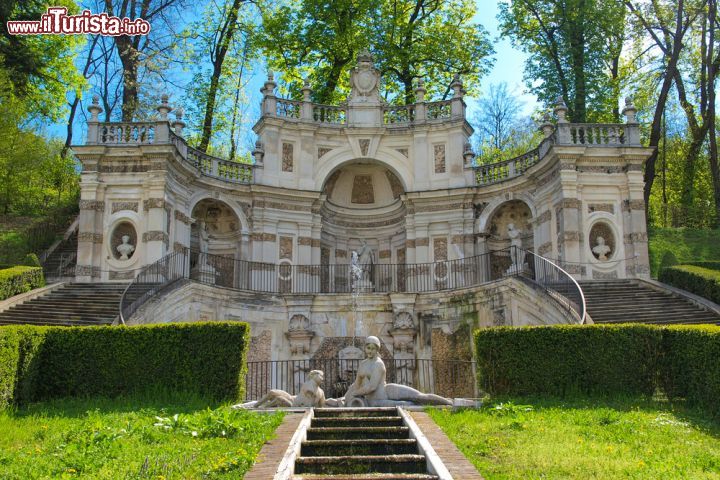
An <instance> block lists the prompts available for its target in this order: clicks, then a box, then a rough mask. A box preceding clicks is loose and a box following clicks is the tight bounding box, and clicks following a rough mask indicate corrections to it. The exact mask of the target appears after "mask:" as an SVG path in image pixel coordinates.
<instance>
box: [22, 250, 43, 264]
mask: <svg viewBox="0 0 720 480" xmlns="http://www.w3.org/2000/svg"><path fill="white" fill-rule="evenodd" d="M22 264H23V265H25V266H27V267H39V266H40V259H39V258H38V256H37V255H35V254H34V253H28V254H27V255H25V258H24V259H23V263H22Z"/></svg>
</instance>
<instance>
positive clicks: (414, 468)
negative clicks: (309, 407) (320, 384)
mask: <svg viewBox="0 0 720 480" xmlns="http://www.w3.org/2000/svg"><path fill="white" fill-rule="evenodd" d="M292 478H293V480H350V479H352V480H380V479H382V480H437V479H438V477H437V476H436V475H432V474H429V473H428V467H427V460H426V458H425V455H423V454H421V453H420V451H419V449H418V443H417V440H415V439H414V438H410V428H409V427H407V426H405V424H404V423H403V419H402V417H401V416H400V415H399V414H398V411H397V408H395V407H387V408H361V409H352V408H347V409H345V408H343V409H340V408H316V409H315V416H314V417H313V419H312V423H311V424H310V428H308V430H307V440H306V441H304V442H303V443H302V446H301V449H300V456H299V457H297V459H296V460H295V472H294V476H293V477H292Z"/></svg>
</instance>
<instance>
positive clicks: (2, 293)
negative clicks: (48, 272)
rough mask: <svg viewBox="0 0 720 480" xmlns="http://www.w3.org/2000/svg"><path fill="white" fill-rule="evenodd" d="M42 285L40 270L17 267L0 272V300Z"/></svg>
mask: <svg viewBox="0 0 720 480" xmlns="http://www.w3.org/2000/svg"><path fill="white" fill-rule="evenodd" d="M44 285H45V277H43V271H42V268H38V267H25V266H18V267H11V268H6V269H3V270H0V300H5V299H6V298H10V297H12V296H13V295H17V294H19V293H25V292H29V291H30V290H32V289H34V288H38V287H42V286H44Z"/></svg>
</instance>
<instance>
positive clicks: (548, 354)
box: [475, 325, 661, 396]
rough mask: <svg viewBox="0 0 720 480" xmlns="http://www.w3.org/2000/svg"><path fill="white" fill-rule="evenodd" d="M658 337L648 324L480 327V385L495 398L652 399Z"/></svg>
mask: <svg viewBox="0 0 720 480" xmlns="http://www.w3.org/2000/svg"><path fill="white" fill-rule="evenodd" d="M660 336H661V332H660V330H659V329H657V328H653V327H651V326H647V325H595V326H581V325H562V326H551V327H529V328H511V327H501V328H488V329H481V330H478V331H477V332H476V333H475V344H476V352H477V369H478V372H479V373H478V374H479V376H480V386H481V388H483V389H485V390H486V391H488V392H489V393H491V394H510V395H528V394H541V395H544V394H550V395H558V396H565V395H567V394H570V393H582V394H600V395H604V394H610V395H613V394H629V395H650V394H652V393H653V391H654V389H655V385H656V371H657V366H656V362H657V351H658V349H659V347H660Z"/></svg>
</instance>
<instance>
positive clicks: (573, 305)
mask: <svg viewBox="0 0 720 480" xmlns="http://www.w3.org/2000/svg"><path fill="white" fill-rule="evenodd" d="M510 248H511V250H512V252H511V255H512V257H513V264H514V265H519V266H520V267H519V268H518V271H517V274H518V275H519V276H520V277H521V278H525V279H527V280H530V281H531V282H532V283H534V284H535V285H538V286H539V287H541V288H542V289H543V290H545V292H546V293H547V294H548V295H549V296H550V297H552V298H554V299H555V300H556V301H557V302H558V303H559V304H560V305H561V306H563V307H564V308H565V309H566V310H567V311H569V312H570V313H571V314H572V315H573V316H574V317H575V318H576V320H577V321H578V323H581V324H582V323H585V313H586V310H585V295H584V294H583V291H582V289H581V288H580V285H579V284H578V283H577V281H575V279H574V278H573V277H572V275H570V274H569V273H567V272H566V271H565V270H563V269H562V268H560V267H559V266H557V265H556V264H554V263H553V262H551V261H550V260H548V259H547V258H545V257H541V256H540V255H536V254H534V253H533V252H528V251H527V250H523V249H521V248H516V247H510Z"/></svg>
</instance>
